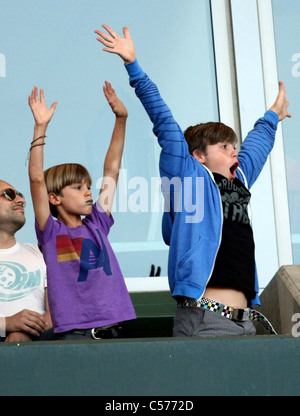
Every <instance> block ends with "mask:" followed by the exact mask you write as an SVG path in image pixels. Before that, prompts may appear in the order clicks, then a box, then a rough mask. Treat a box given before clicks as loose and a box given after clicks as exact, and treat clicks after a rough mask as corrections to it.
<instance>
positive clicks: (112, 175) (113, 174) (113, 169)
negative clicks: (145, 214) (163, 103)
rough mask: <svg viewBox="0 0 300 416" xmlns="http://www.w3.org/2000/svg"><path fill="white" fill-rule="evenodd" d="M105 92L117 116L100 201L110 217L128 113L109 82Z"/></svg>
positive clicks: (106, 160) (107, 156)
mask: <svg viewBox="0 0 300 416" xmlns="http://www.w3.org/2000/svg"><path fill="white" fill-rule="evenodd" d="M103 91H104V95H105V97H106V99H107V101H108V104H109V105H110V107H111V109H112V111H113V113H114V114H115V116H116V121H115V126H114V130H113V133H112V138H111V141H110V145H109V148H108V151H107V154H106V158H105V162H104V170H103V181H102V185H101V190H100V195H99V199H98V201H99V203H100V205H101V206H102V208H103V209H105V211H106V212H107V214H108V215H110V213H111V209H112V206H113V201H114V197H115V193H116V188H117V183H118V179H119V172H120V167H121V162H122V156H123V150H124V143H125V133H126V121H127V117H128V112H127V109H126V107H125V105H124V104H123V102H122V101H121V100H120V99H119V98H118V96H117V94H116V92H115V90H114V89H113V88H112V86H111V84H110V83H109V82H107V81H106V82H105V86H104V87H103Z"/></svg>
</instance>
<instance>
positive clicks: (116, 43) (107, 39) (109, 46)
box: [95, 25, 195, 178]
mask: <svg viewBox="0 0 300 416" xmlns="http://www.w3.org/2000/svg"><path fill="white" fill-rule="evenodd" d="M103 28H104V29H105V30H106V31H107V32H108V34H107V33H104V32H102V31H99V30H96V31H95V33H97V34H98V35H99V37H98V38H97V40H98V41H99V42H100V43H102V44H103V45H104V46H105V48H104V49H103V50H104V51H105V52H109V53H113V54H117V55H119V56H120V57H121V58H122V59H123V61H124V63H125V64H126V70H127V72H128V74H129V77H130V85H131V86H132V87H133V88H134V89H135V93H136V95H137V97H138V98H139V99H140V101H141V103H142V104H143V106H144V108H145V110H146V112H147V114H148V116H149V117H150V119H151V121H152V123H153V132H154V134H155V135H156V136H157V138H158V143H159V145H160V146H161V148H162V152H161V156H160V174H161V176H162V177H164V176H167V177H169V178H172V177H175V176H179V177H181V176H182V175H183V172H185V173H188V172H189V171H192V170H193V169H194V165H195V160H194V158H193V157H192V156H191V155H190V154H189V149H188V145H187V143H186V140H185V137H184V134H183V132H182V130H181V128H180V126H179V125H178V124H177V123H176V121H175V120H174V118H173V115H172V112H171V110H170V109H169V107H168V106H167V105H166V103H165V102H164V100H163V99H162V97H161V96H160V93H159V90H158V88H157V86H156V85H155V84H154V83H153V82H152V81H151V79H150V78H149V77H148V75H147V74H146V73H144V72H143V71H142V69H141V67H140V66H139V64H138V62H137V60H136V55H135V46H134V43H133V40H132V37H131V36H130V33H129V30H128V28H126V27H125V28H124V29H123V33H124V38H123V37H121V36H119V35H117V33H116V32H115V31H114V30H113V29H111V28H110V27H109V26H107V25H103ZM189 156H190V157H189ZM187 164H189V166H187Z"/></svg>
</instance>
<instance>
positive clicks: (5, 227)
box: [0, 216, 26, 236]
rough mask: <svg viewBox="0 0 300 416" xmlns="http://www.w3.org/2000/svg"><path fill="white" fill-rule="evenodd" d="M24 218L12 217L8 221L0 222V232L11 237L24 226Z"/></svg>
mask: <svg viewBox="0 0 300 416" xmlns="http://www.w3.org/2000/svg"><path fill="white" fill-rule="evenodd" d="M25 222H26V218H25V216H24V217H18V218H16V217H14V218H11V219H10V220H6V221H5V220H4V219H2V220H0V230H1V231H5V232H6V233H7V234H9V235H11V236H13V235H15V233H16V232H17V231H19V230H20V229H21V228H22V227H23V226H24V224H25Z"/></svg>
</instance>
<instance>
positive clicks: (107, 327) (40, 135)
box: [29, 82, 136, 339]
mask: <svg viewBox="0 0 300 416" xmlns="http://www.w3.org/2000/svg"><path fill="white" fill-rule="evenodd" d="M103 90H104V94H105V97H106V99H107V101H108V103H109V104H110V106H111V108H112V111H113V112H114V114H115V116H116V122H115V126H114V131H113V134H112V139H111V143H110V146H109V149H108V152H107V154H106V159H105V162H104V174H103V177H104V179H103V182H102V186H101V191H100V194H99V197H98V200H97V201H96V203H93V199H92V193H91V185H92V179H91V177H90V174H89V172H88V171H87V170H86V168H85V167H83V166H81V165H78V164H72V163H68V164H63V165H58V166H53V167H52V168H50V169H48V170H47V171H45V172H44V171H43V145H44V144H45V141H44V140H45V137H46V130H47V127H48V124H49V122H50V121H51V119H52V117H53V115H54V112H55V109H56V106H57V103H54V104H52V106H51V107H50V109H48V107H47V105H46V103H45V97H44V91H43V90H42V89H41V90H40V97H39V95H38V88H37V87H35V88H34V89H33V90H32V93H31V95H30V96H29V106H30V108H31V111H32V113H33V116H34V119H35V127H34V136H33V141H32V143H31V148H30V159H29V177H30V187H31V195H32V200H33V206H34V211H35V218H36V232H37V237H38V242H39V245H40V247H41V249H42V252H43V254H44V257H45V261H46V264H47V274H48V294H49V303H50V311H51V314H52V320H53V327H54V331H55V333H56V334H58V336H59V339H80V337H81V338H82V337H83V336H87V337H91V338H94V339H102V338H115V337H118V336H119V335H120V331H119V328H120V327H119V323H120V322H123V321H127V320H131V319H135V318H136V315H135V312H134V308H133V305H132V302H131V299H130V296H129V293H128V291H127V288H126V284H125V281H124V278H123V275H122V272H121V270H120V267H119V264H118V261H117V259H116V256H115V254H114V252H113V250H112V247H111V245H110V243H109V241H108V238H107V236H108V233H109V231H110V227H111V226H112V225H113V223H114V221H113V218H112V216H111V208H112V205H113V199H114V195H115V190H116V186H117V181H118V176H119V169H120V166H121V160H122V154H123V148H124V141H125V130H126V120H127V116H128V113H127V109H126V107H125V106H124V104H123V103H122V101H121V100H120V99H119V98H118V97H117V95H116V93H115V91H114V90H113V88H112V86H111V84H109V83H108V82H106V83H105V86H104V87H103ZM82 216H84V219H82ZM53 217H55V218H57V220H55V219H54V218H53Z"/></svg>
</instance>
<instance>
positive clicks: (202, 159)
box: [193, 150, 206, 165]
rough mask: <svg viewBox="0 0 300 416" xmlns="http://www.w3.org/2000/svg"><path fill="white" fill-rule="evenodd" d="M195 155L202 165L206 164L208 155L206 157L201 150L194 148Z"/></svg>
mask: <svg viewBox="0 0 300 416" xmlns="http://www.w3.org/2000/svg"><path fill="white" fill-rule="evenodd" d="M193 157H194V158H195V159H197V160H198V162H200V163H202V165H204V164H205V162H206V157H205V154H204V153H202V152H199V150H194V151H193Z"/></svg>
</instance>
